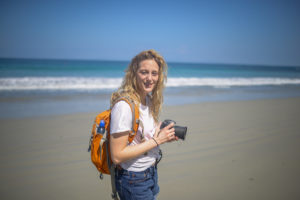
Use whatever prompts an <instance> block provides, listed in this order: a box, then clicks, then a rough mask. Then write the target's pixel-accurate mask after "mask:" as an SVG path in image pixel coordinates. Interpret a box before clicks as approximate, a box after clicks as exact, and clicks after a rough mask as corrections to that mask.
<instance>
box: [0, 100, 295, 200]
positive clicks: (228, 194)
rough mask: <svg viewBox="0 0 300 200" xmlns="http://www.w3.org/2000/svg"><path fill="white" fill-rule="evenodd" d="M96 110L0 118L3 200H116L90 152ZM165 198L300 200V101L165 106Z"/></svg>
mask: <svg viewBox="0 0 300 200" xmlns="http://www.w3.org/2000/svg"><path fill="white" fill-rule="evenodd" d="M95 115H96V113H88V114H75V115H64V116H55V117H54V116H52V117H41V118H26V119H18V120H11V119H7V120H0V126H1V128H0V130H1V136H0V137H1V138H0V148H1V151H0V159H1V165H0V183H1V187H0V198H1V199H44V200H47V199H72V200H75V199H111V198H110V192H111V189H110V177H109V176H105V177H104V180H102V181H100V180H99V178H98V173H97V170H96V168H94V166H93V165H92V163H91V162H90V160H89V159H90V158H89V154H88V153H87V148H88V140H89V134H90V130H91V125H92V122H93V118H94V116H95ZM166 118H170V119H174V120H175V121H177V123H178V125H186V126H188V135H187V138H186V140H185V141H180V142H177V143H171V144H165V145H162V149H163V152H164V158H163V160H162V162H161V163H160V165H159V185H160V188H161V192H160V194H159V196H158V199H206V200H209V199H212V200H217V199H222V200H223V199H230V200H234V199H239V200H240V199H243V200H244V199H272V200H275V199H300V190H299V188H300V120H299V119H300V98H290V99H272V100H255V101H240V102H211V103H201V104H195V105H185V106H173V107H165V108H164V112H163V114H162V116H161V119H162V120H163V119H166Z"/></svg>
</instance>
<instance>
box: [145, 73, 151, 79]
mask: <svg viewBox="0 0 300 200" xmlns="http://www.w3.org/2000/svg"><path fill="white" fill-rule="evenodd" d="M146 78H147V80H149V81H150V80H152V75H151V73H149V74H148V75H147V77H146Z"/></svg>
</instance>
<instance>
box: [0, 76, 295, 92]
mask: <svg viewBox="0 0 300 200" xmlns="http://www.w3.org/2000/svg"><path fill="white" fill-rule="evenodd" d="M121 83H122V78H102V77H89V78H87V77H22V78H0V91H7V90H101V89H116V88H118V87H119V86H120V85H121ZM298 84H300V79H292V78H264V77H261V78H193V77H192V78H173V77H170V78H168V81H167V87H187V86H188V87H191V86H198V87H201V86H205V87H218V88H219V87H224V88H229V87H234V86H264V85H271V86H272V85H274V86H275V85H298Z"/></svg>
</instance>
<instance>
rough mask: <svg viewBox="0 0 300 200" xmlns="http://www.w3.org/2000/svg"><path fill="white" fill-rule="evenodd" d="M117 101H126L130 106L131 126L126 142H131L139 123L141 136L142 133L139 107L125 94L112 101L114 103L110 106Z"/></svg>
mask: <svg viewBox="0 0 300 200" xmlns="http://www.w3.org/2000/svg"><path fill="white" fill-rule="evenodd" d="M119 101H125V102H126V103H128V105H129V106H130V109H131V112H132V128H131V131H130V134H129V136H128V142H129V143H131V142H132V141H133V139H134V137H135V136H136V134H137V131H138V128H139V125H140V124H141V126H142V130H143V131H142V132H143V134H142V137H143V135H144V128H143V125H142V123H140V122H141V121H140V119H139V107H138V105H137V104H136V103H135V102H134V101H133V100H132V99H130V98H129V97H127V96H124V97H120V98H119V99H117V100H116V101H115V102H114V104H113V105H112V106H111V108H112V107H113V106H114V105H115V104H116V103H117V102H119Z"/></svg>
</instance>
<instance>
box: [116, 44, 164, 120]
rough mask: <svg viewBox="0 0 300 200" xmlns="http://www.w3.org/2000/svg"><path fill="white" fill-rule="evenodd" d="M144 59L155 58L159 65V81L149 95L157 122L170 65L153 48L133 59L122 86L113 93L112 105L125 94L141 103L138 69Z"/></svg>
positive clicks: (152, 112) (151, 111)
mask: <svg viewBox="0 0 300 200" xmlns="http://www.w3.org/2000/svg"><path fill="white" fill-rule="evenodd" d="M144 60H154V61H155V62H156V63H157V65H158V66H159V72H158V81H157V83H156V85H155V87H154V89H153V91H152V92H151V94H149V95H148V96H149V99H150V105H149V107H150V113H151V115H152V116H153V118H154V120H155V122H158V119H159V114H160V110H161V107H162V103H163V94H162V93H163V90H164V88H165V83H166V81H167V69H168V66H167V63H166V62H165V60H164V58H163V57H162V56H161V55H159V53H157V52H156V51H155V50H153V49H150V50H146V51H142V52H141V53H139V54H138V55H136V56H135V57H134V58H133V59H132V60H131V62H130V64H129V66H128V68H127V70H126V71H125V72H126V74H125V77H124V79H123V82H122V84H121V86H120V87H119V89H118V90H117V92H114V93H113V94H112V95H111V105H114V103H115V101H116V100H117V99H119V98H120V97H123V96H127V97H129V98H131V99H132V100H133V101H135V102H136V103H138V104H140V103H141V96H140V94H139V92H138V85H137V78H136V77H137V71H138V69H139V67H140V66H139V64H140V63H141V62H142V61H144Z"/></svg>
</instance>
